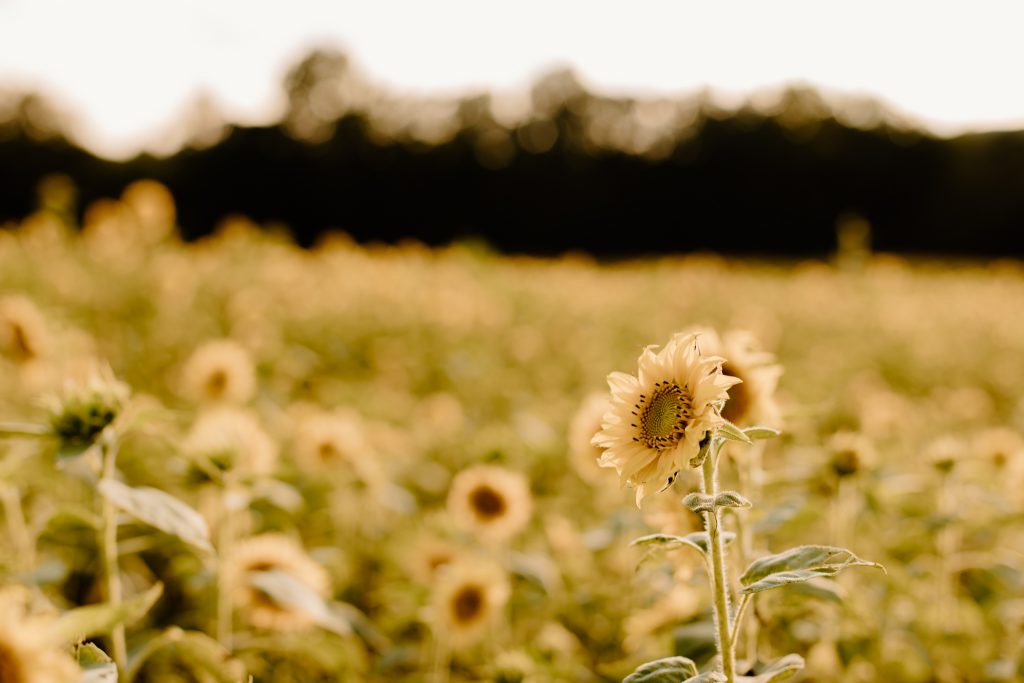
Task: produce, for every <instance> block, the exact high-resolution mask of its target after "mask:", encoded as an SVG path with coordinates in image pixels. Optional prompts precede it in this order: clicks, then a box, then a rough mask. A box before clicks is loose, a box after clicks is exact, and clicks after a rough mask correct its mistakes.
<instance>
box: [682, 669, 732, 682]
mask: <svg viewBox="0 0 1024 683" xmlns="http://www.w3.org/2000/svg"><path fill="white" fill-rule="evenodd" d="M727 680H729V679H727V678H726V677H725V674H722V673H720V672H718V671H705V672H704V673H702V674H700V675H698V676H694V677H693V678H687V679H686V680H685V681H683V683H726V681H727Z"/></svg>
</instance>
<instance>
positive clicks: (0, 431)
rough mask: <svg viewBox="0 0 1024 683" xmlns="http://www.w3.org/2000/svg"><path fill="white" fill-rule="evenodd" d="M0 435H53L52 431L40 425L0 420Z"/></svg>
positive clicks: (32, 436)
mask: <svg viewBox="0 0 1024 683" xmlns="http://www.w3.org/2000/svg"><path fill="white" fill-rule="evenodd" d="M2 436H9V437H19V436H27V437H31V438H41V437H48V436H53V431H52V430H51V429H50V428H49V427H44V426H42V425H34V424H21V423H13V422H0V437H2Z"/></svg>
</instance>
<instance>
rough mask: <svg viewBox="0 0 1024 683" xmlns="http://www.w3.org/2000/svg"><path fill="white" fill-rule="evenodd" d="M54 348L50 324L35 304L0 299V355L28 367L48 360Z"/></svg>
mask: <svg viewBox="0 0 1024 683" xmlns="http://www.w3.org/2000/svg"><path fill="white" fill-rule="evenodd" d="M50 345H51V342H50V335H49V332H48V330H47V325H46V320H45V319H44V318H43V315H42V313H40V312H39V309H38V308H36V305H35V304H34V303H32V301H31V300H29V299H27V298H25V297H23V296H7V297H4V298H2V299H0V354H3V355H4V356H7V357H8V358H10V359H11V360H12V361H14V362H15V363H27V362H29V361H32V360H35V359H37V358H39V357H41V356H44V355H45V354H46V353H47V351H48V350H49V348H50Z"/></svg>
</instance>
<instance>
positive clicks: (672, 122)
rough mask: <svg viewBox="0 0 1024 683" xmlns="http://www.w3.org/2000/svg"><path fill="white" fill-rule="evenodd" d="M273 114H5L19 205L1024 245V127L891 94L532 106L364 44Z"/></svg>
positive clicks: (647, 244)
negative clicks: (161, 153)
mask: <svg viewBox="0 0 1024 683" xmlns="http://www.w3.org/2000/svg"><path fill="white" fill-rule="evenodd" d="M285 85H286V87H287V89H288V93H289V101H290V105H289V108H288V111H287V113H286V115H285V116H284V118H283V119H282V121H281V122H280V123H279V124H277V125H274V126H269V127H237V126H231V125H227V124H223V125H220V126H215V129H216V134H215V135H213V137H212V138H211V137H210V135H209V127H208V128H207V130H206V137H205V139H204V141H203V144H198V143H197V144H195V145H191V146H187V147H186V148H184V149H182V150H181V151H179V152H178V153H176V154H174V155H173V156H170V157H167V158H155V157H152V156H147V155H144V156H139V157H137V158H135V159H132V160H130V161H127V162H123V163H116V162H110V161H106V160H103V159H99V158H97V157H95V156H93V155H92V154H90V153H89V152H87V151H85V150H83V149H81V148H80V147H78V146H76V145H74V144H72V143H71V142H69V141H68V139H67V137H66V136H65V135H64V133H63V130H62V127H61V125H60V123H59V121H58V122H55V121H53V116H52V115H49V116H48V111H49V110H47V109H46V107H45V106H43V105H42V104H41V103H40V101H39V100H38V98H31V97H29V98H22V99H21V100H19V101H18V102H17V104H16V106H9V107H8V108H7V114H6V116H5V117H2V118H3V120H2V121H0V221H2V220H5V219H13V218H18V217H21V216H24V215H26V214H28V213H29V212H30V211H31V210H32V209H33V208H34V206H35V204H36V201H37V200H36V195H35V192H36V186H37V184H38V182H39V180H40V179H41V178H43V177H44V176H46V175H47V174H51V173H62V174H65V175H67V176H69V177H71V178H72V179H73V180H74V182H75V183H76V185H77V186H78V188H79V198H80V202H79V203H80V206H81V207H84V206H86V205H87V204H88V202H90V201H92V200H93V199H96V198H100V197H109V196H116V195H117V194H119V193H120V191H121V190H122V189H123V187H124V186H125V185H127V184H128V183H130V182H131V181H133V180H136V179H139V178H144V177H145V178H154V179H157V180H159V181H161V182H163V183H164V184H166V185H167V186H168V187H169V188H170V189H171V191H172V192H173V193H174V195H175V197H176V199H177V201H178V213H179V222H180V224H181V225H182V228H183V231H184V234H185V236H186V237H188V238H195V237H198V236H201V235H203V234H205V233H207V232H209V231H210V230H211V229H213V228H214V226H215V225H216V224H217V223H218V222H219V221H220V220H221V219H222V218H223V217H224V216H225V215H227V214H231V213H242V214H246V215H248V216H250V217H252V218H254V219H255V220H257V221H260V222H275V223H284V224H286V225H287V226H289V228H290V229H291V231H292V232H293V234H294V235H295V237H296V239H297V240H298V241H299V242H300V243H303V244H310V243H312V242H314V241H315V240H316V238H317V237H318V235H319V234H321V233H322V231H323V230H325V229H330V228H336V229H341V230H344V231H346V232H348V233H349V234H351V235H352V236H353V237H354V238H356V239H357V240H360V241H396V240H399V239H402V238H406V237H412V238H416V239H418V240H421V241H423V242H426V243H429V244H444V243H448V242H451V241H452V240H456V239H462V238H467V237H476V238H482V239H483V240H485V241H486V242H488V243H489V244H491V245H493V246H494V247H496V248H498V249H501V250H506V251H513V252H527V253H540V254H553V253H560V252H563V251H566V250H584V251H589V252H592V253H595V254H598V255H626V254H642V253H663V252H682V251H691V250H697V249H710V250H714V251H719V252H724V253H757V254H825V253H828V252H829V251H831V250H833V249H835V245H836V226H837V222H840V221H842V220H844V217H849V216H858V217H861V218H863V219H865V220H866V221H867V222H868V223H869V224H870V226H871V242H872V246H873V247H874V248H875V249H878V250H884V251H893V252H905V253H906V252H910V253H933V254H943V253H944V254H974V255H1024V230H1022V229H1021V228H1024V134H1022V133H1017V132H1012V133H993V134H984V135H965V136H961V137H957V138H953V139H939V138H935V137H931V136H928V135H925V134H922V133H920V132H915V131H914V130H913V129H912V128H911V127H910V126H907V125H905V124H902V123H900V122H899V121H897V120H895V119H894V117H892V115H890V114H889V113H887V112H885V111H884V109H882V108H881V107H878V106H877V105H874V104H873V103H870V102H865V101H855V102H847V103H846V104H845V105H841V106H840V105H837V104H835V103H826V102H824V101H823V100H822V99H821V98H820V97H819V96H818V95H816V94H815V93H814V92H811V91H808V90H791V91H789V92H786V93H780V94H779V95H778V96H777V97H776V98H775V99H774V100H773V101H772V102H770V103H768V104H762V105H761V106H758V107H755V106H753V105H746V106H744V107H742V108H740V109H738V110H734V111H723V110H722V109H720V108H718V107H716V106H715V105H714V104H713V102H712V100H711V99H710V98H708V97H706V96H694V97H689V98H685V99H679V100H667V99H666V100H660V101H651V100H646V101H644V100H633V99H625V98H609V97H606V96H602V95H598V94H594V93H591V92H588V91H587V90H586V89H585V88H583V87H582V86H581V85H580V84H579V83H578V81H576V79H575V78H574V77H573V76H572V74H571V73H570V72H566V71H561V72H555V73H553V74H551V75H549V76H548V77H546V78H544V79H541V80H540V81H539V82H538V83H537V84H536V86H535V87H534V89H533V91H532V93H531V98H530V106H529V108H528V110H526V111H520V112H518V113H513V114H508V113H506V112H503V111H501V106H499V105H500V104H501V103H500V102H498V101H496V100H494V99H492V98H491V97H490V96H487V95H481V96H476V97H467V98H465V99H462V100H457V101H440V100H414V99H409V98H399V97H393V96H391V95H389V94H388V93H385V92H382V91H380V90H378V89H376V88H375V87H374V86H373V85H372V84H369V83H366V82H364V81H363V80H361V78H360V77H359V75H358V74H357V73H355V70H354V69H352V68H351V66H350V64H349V62H348V60H347V59H345V57H344V56H343V55H340V54H337V53H329V52H317V53H314V54H312V55H310V57H309V58H307V59H306V60H304V61H303V62H302V63H301V64H299V65H297V66H296V67H295V69H293V71H292V72H291V73H290V74H289V76H288V79H287V80H286V83H285Z"/></svg>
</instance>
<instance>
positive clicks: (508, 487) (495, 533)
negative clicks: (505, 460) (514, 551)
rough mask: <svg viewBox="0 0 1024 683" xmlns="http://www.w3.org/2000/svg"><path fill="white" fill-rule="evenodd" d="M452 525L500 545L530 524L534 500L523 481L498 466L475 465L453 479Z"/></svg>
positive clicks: (449, 495) (450, 506) (521, 477)
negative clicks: (453, 523)
mask: <svg viewBox="0 0 1024 683" xmlns="http://www.w3.org/2000/svg"><path fill="white" fill-rule="evenodd" d="M448 512H449V513H450V514H451V516H452V519H453V520H454V522H455V524H456V525H457V526H458V527H459V528H461V529H463V530H465V531H470V532H472V533H474V534H476V535H478V536H479V537H480V538H482V539H484V540H489V541H494V542H501V541H504V540H507V539H509V538H511V537H512V536H514V535H516V534H517V533H519V532H520V531H522V530H523V528H524V527H525V526H526V525H527V523H528V522H529V521H530V515H531V514H532V512H533V498H532V496H531V495H530V485H529V483H528V482H527V481H526V478H525V477H524V476H523V475H521V474H519V473H518V472H513V471H512V470H508V469H505V468H504V467H500V466H498V465H476V466H474V467H470V468H469V469H466V470H463V471H462V472H459V473H458V474H457V475H455V478H454V479H453V480H452V485H451V488H450V489H449V491H448Z"/></svg>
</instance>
